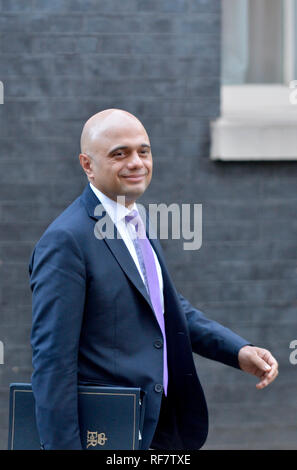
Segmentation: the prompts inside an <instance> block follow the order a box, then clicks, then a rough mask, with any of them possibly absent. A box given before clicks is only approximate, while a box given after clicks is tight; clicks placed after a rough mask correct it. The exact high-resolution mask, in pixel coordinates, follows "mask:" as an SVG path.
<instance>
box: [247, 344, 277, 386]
mask: <svg viewBox="0 0 297 470" xmlns="http://www.w3.org/2000/svg"><path fill="white" fill-rule="evenodd" d="M238 362H239V366H240V368H241V369H242V370H243V371H245V372H248V373H249V374H253V375H256V376H257V377H259V378H260V379H261V380H260V382H258V383H257V385H256V388H258V389H261V388H264V387H267V385H269V384H270V383H271V382H272V381H273V380H274V379H275V378H276V377H277V376H278V363H277V361H276V360H275V359H274V357H273V356H272V354H270V352H269V351H267V349H262V348H257V347H256V346H243V348H241V349H240V350H239V353H238Z"/></svg>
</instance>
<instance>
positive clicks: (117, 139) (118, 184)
mask: <svg viewBox="0 0 297 470" xmlns="http://www.w3.org/2000/svg"><path fill="white" fill-rule="evenodd" d="M90 157H91V158H90ZM88 158H89V159H90V171H89V173H88V172H86V173H87V176H88V179H89V181H90V182H91V183H92V184H94V186H95V187H96V188H98V189H99V190H100V191H102V192H103V193H104V194H106V195H107V196H108V197H110V198H111V199H113V200H116V199H117V196H125V198H126V199H125V203H126V205H130V204H132V203H133V202H134V201H135V200H136V199H137V198H138V197H140V196H141V195H142V194H143V192H144V191H145V190H146V188H147V187H148V185H149V184H150V181H151V178H152V168H153V162H152V154H151V148H150V142H149V138H148V135H147V133H146V131H145V129H144V128H143V126H142V125H141V123H140V122H139V121H137V120H136V119H135V120H134V119H131V118H125V117H119V116H116V117H112V118H111V119H107V120H106V122H104V123H103V128H102V127H101V130H100V133H99V135H98V138H96V139H95V140H94V141H93V143H92V155H90V156H89V157H88ZM81 164H82V163H81ZM82 166H83V165H82ZM85 171H86V170H85Z"/></svg>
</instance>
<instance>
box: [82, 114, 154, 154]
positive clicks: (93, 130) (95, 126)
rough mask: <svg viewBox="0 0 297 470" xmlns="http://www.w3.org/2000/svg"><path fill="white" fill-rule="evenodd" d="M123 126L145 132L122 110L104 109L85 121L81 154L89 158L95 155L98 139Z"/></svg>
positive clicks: (98, 144) (138, 122) (140, 124)
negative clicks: (137, 128)
mask: <svg viewBox="0 0 297 470" xmlns="http://www.w3.org/2000/svg"><path fill="white" fill-rule="evenodd" d="M123 124H127V125H128V126H129V124H130V125H131V126H134V127H135V126H136V127H139V128H142V129H143V130H144V131H145V129H144V127H143V125H142V123H141V122H140V121H139V119H137V118H136V117H135V116H134V115H133V114H131V113H129V112H128V111H124V110H122V109H113V108H111V109H105V110H104V111H100V112H99V113H96V114H94V115H93V116H91V117H90V118H89V119H88V120H87V121H86V123H85V125H84V127H83V130H82V133H81V138H80V148H81V153H85V154H87V155H91V156H92V155H93V154H95V153H96V152H97V151H98V150H99V148H100V138H102V136H103V135H105V136H107V137H108V136H109V135H110V133H111V132H112V131H113V130H114V129H117V128H118V127H119V126H121V125H123ZM145 132H146V131H145Z"/></svg>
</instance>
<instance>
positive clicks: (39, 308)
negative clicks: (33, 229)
mask: <svg viewBox="0 0 297 470" xmlns="http://www.w3.org/2000/svg"><path fill="white" fill-rule="evenodd" d="M98 204H100V202H99V201H98V198H97V197H96V196H95V194H94V193H93V191H92V190H91V188H90V186H89V185H87V186H86V188H85V190H84V192H83V193H82V195H81V196H80V197H78V198H77V199H76V200H75V201H74V202H73V203H72V204H71V205H70V206H69V207H68V208H67V209H66V210H65V211H64V212H63V213H62V214H61V215H60V216H59V217H58V218H57V219H55V220H54V222H53V223H51V225H50V226H49V227H48V228H47V230H46V231H45V232H44V234H43V235H42V237H41V239H40V240H39V241H38V243H37V244H36V246H35V248H34V250H33V252H32V255H31V259H30V266H29V272H30V279H31V281H30V285H31V289H32V310H33V325H32V334H31V344H32V350H33V369H34V370H33V374H32V387H33V393H34V397H35V401H36V418H37V426H38V430H39V434H40V440H41V443H42V445H43V446H44V448H45V449H81V441H80V435H79V426H78V414H77V384H78V383H87V384H100V385H101V384H102V385H105V384H106V385H123V386H137V387H141V388H143V389H144V390H145V391H146V393H147V405H146V414H145V419H144V429H143V440H142V449H148V448H149V447H150V445H151V442H152V439H153V436H154V433H155V430H156V426H157V423H158V417H159V412H160V406H161V398H162V389H161V391H160V387H155V386H156V384H162V377H163V360H162V355H163V350H162V347H161V348H160V342H159V341H157V340H162V333H161V330H160V328H159V325H158V322H157V320H156V317H155V315H154V312H153V309H152V306H151V302H150V299H149V297H148V294H147V291H146V289H145V286H144V284H143V282H142V279H141V277H140V275H139V273H138V270H137V268H136V266H135V264H134V261H133V259H132V257H131V255H130V253H129V251H128V249H127V247H126V245H125V243H124V242H123V240H122V239H118V238H116V237H115V238H114V239H107V238H104V239H101V240H100V239H98V238H97V237H96V236H95V235H94V227H95V224H96V222H97V221H98V219H99V218H100V216H98V215H94V210H95V207H96V206H97V205H98ZM97 213H98V212H97ZM103 215H105V214H104V213H102V214H101V217H102V216H103ZM115 234H116V229H115ZM151 243H152V246H153V247H154V250H155V252H156V254H157V256H158V259H159V262H160V265H161V269H162V275H163V281H164V304H165V324H166V338H167V350H168V351H167V352H168V368H169V386H168V403H169V415H168V417H169V418H168V427H167V429H166V428H165V429H163V430H162V433H161V434H160V435H159V436H158V437H157V440H158V442H157V445H158V447H159V448H167V449H199V448H200V447H201V446H202V445H203V443H204V441H205V439H206V436H207V430H208V415H207V407H206V402H205V398H204V394H203V391H202V388H201V385H200V382H199V379H198V377H197V373H196V369H195V365H194V361H193V354H192V351H194V352H195V353H197V354H200V355H202V356H205V357H207V358H210V359H214V360H217V361H220V362H222V363H225V364H228V365H230V366H233V367H237V368H238V367H239V365H238V351H239V349H240V348H241V347H242V346H244V345H246V344H248V342H247V341H246V340H244V339H243V338H241V337H240V336H238V335H236V334H235V333H233V332H231V331H230V330H229V329H227V328H224V327H223V326H221V325H220V324H218V323H217V322H214V321H211V320H209V319H207V318H205V316H204V315H203V314H202V313H201V312H200V311H199V310H197V309H196V308H194V307H193V306H192V305H191V304H190V303H189V302H188V301H187V300H186V299H185V298H184V297H183V296H182V295H181V294H179V293H178V292H177V291H176V290H175V287H174V285H173V282H172V280H171V278H170V275H169V273H168V270H167V268H166V263H165V260H164V257H163V253H162V248H161V245H160V243H159V242H158V240H157V239H152V240H151Z"/></svg>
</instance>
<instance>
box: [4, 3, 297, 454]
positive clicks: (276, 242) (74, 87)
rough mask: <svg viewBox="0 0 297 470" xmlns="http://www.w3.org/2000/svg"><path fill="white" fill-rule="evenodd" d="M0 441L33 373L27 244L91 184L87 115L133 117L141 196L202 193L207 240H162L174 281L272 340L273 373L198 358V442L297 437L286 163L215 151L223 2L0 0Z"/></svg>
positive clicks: (294, 264)
mask: <svg viewBox="0 0 297 470" xmlns="http://www.w3.org/2000/svg"><path fill="white" fill-rule="evenodd" d="M0 8H1V10H0V11H1V17H0V56H1V59H0V79H1V80H2V81H3V82H4V88H5V103H4V105H2V106H0V122H1V126H0V145H1V152H0V168H1V172H0V215H1V222H0V280H1V284H0V285H1V289H0V305H1V309H0V311H1V313H0V340H1V341H3V342H4V344H5V364H4V365H0V447H2V448H5V447H6V442H7V421H8V385H9V383H10V382H13V381H29V380H30V374H31V350H30V344H29V335H30V326H31V294H30V290H29V284H28V274H27V269H28V268H27V266H28V259H29V255H30V252H31V250H32V248H33V246H34V244H35V242H36V241H37V240H38V239H39V237H40V235H41V234H42V232H43V231H44V229H45V228H46V226H47V225H48V224H49V223H50V222H51V221H52V220H53V219H54V218H55V217H56V216H57V215H58V214H59V213H60V212H61V210H62V209H63V208H64V207H66V206H67V205H68V204H69V203H70V202H71V201H72V200H73V199H74V198H75V197H76V196H78V195H79V194H80V193H81V191H82V189H83V188H84V186H85V184H86V179H85V177H84V176H83V174H82V171H81V169H80V166H79V164H78V158H77V156H78V153H79V137H80V132H81V129H82V126H83V123H84V122H85V120H86V119H87V118H88V117H89V116H90V115H92V114H93V113H95V112H97V111H99V110H102V109H105V108H108V107H118V108H123V109H127V110H128V111H130V112H132V113H134V114H136V115H137V116H138V117H139V118H140V119H141V120H142V122H143V123H144V125H145V127H146V128H147V131H148V133H149V135H150V137H151V143H152V148H153V156H154V178H153V181H152V183H151V186H150V188H149V189H148V191H147V192H146V193H145V195H144V197H143V198H142V202H146V203H148V202H158V203H159V202H165V203H171V202H177V203H186V202H189V203H202V204H203V244H202V248H201V249H200V250H199V251H196V252H194V251H183V249H182V241H177V240H173V241H172V240H169V241H162V244H163V246H164V249H165V251H166V254H167V261H168V264H169V267H170V269H171V273H172V276H173V278H174V280H175V282H176V285H177V287H178V288H179V290H180V291H181V292H182V293H183V294H184V295H185V296H186V297H188V298H189V300H190V301H191V302H192V303H193V304H194V305H195V306H197V307H198V308H200V309H202V310H203V311H204V312H205V313H206V314H207V315H208V316H209V317H211V318H213V319H215V320H218V321H220V322H221V323H223V324H225V325H226V326H229V327H231V328H232V329H234V331H236V332H237V333H239V334H241V335H242V336H244V337H246V338H247V339H248V340H250V341H251V342H253V343H254V344H258V345H261V346H263V347H266V348H269V349H271V350H272V352H273V353H274V355H275V356H276V357H277V359H278V360H279V363H280V376H279V378H278V379H277V381H276V382H275V383H274V384H273V385H272V386H271V387H270V388H268V389H265V390H262V391H258V390H256V389H255V383H256V381H257V380H256V379H255V378H254V377H251V376H247V375H245V374H243V373H242V372H240V371H237V370H235V369H232V368H228V367H226V366H224V365H222V364H218V363H215V362H212V361H209V360H207V359H204V358H200V357H198V356H195V360H196V362H197V368H198V372H199V374H200V377H201V380H202V383H203V385H204V388H205V392H206V396H207V400H208V403H209V411H210V433H209V439H208V441H207V444H206V445H205V448H250V449H254V448H288V447H291V448H297V444H296V430H297V425H296V416H297V413H296V411H297V405H296V399H295V397H296V385H297V380H296V370H295V369H294V366H292V365H291V364H290V363H289V352H290V351H289V342H290V341H291V340H293V339H295V338H296V337H297V332H296V304H297V302H296V298H297V296H296V292H297V281H296V273H297V256H296V232H297V224H296V221H295V217H294V216H295V212H296V202H297V198H296V176H297V168H296V165H295V164H294V163H291V164H290V163H257V164H256V163H214V162H211V161H210V160H209V120H210V119H213V118H215V117H216V116H218V115H219V108H220V101H219V87H220V2H219V0H174V1H172V0H167V1H166V0H108V1H103V0H73V1H70V0H59V1H58V0H26V2H21V1H17V0H10V1H8V0H0Z"/></svg>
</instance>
